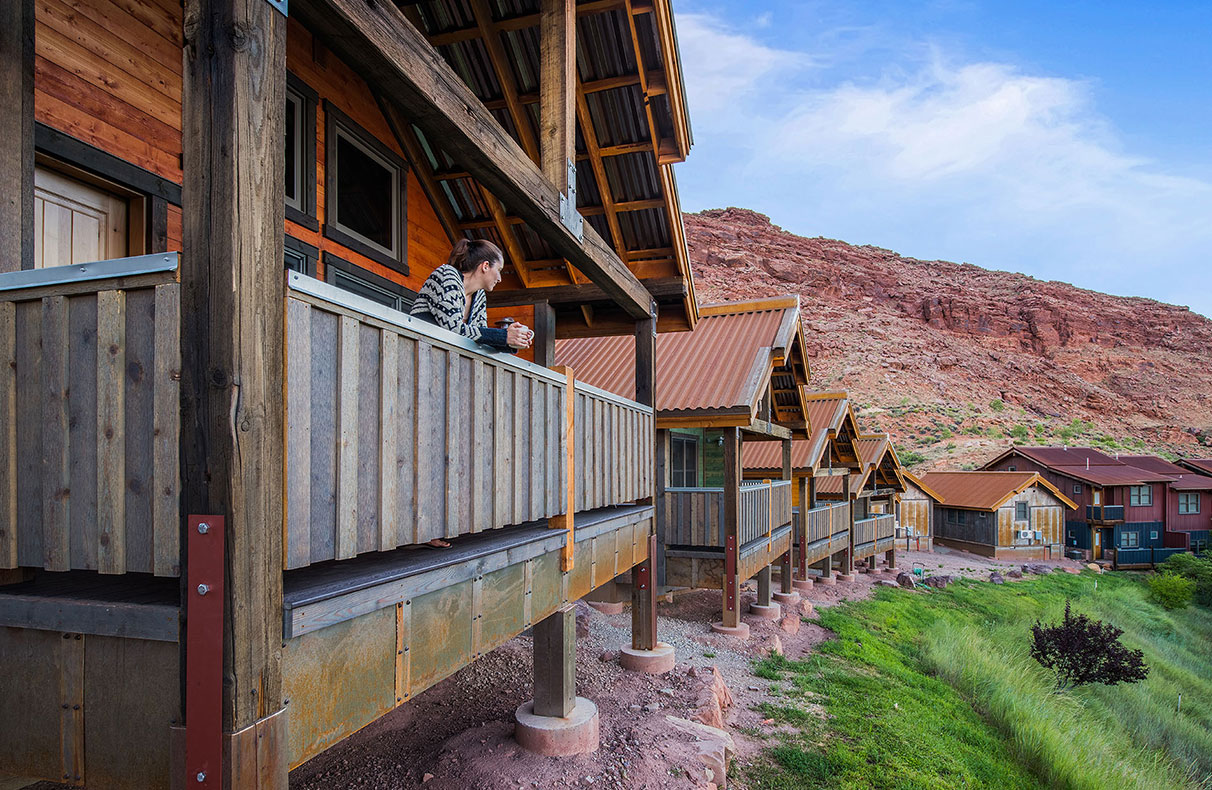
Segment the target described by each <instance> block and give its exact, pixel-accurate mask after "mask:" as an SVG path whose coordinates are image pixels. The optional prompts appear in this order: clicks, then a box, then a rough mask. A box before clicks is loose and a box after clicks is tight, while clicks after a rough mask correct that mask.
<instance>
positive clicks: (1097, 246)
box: [679, 15, 1212, 314]
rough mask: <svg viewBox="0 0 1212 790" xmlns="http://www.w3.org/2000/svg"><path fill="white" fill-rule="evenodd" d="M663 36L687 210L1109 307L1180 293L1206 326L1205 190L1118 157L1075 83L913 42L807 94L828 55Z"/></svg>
mask: <svg viewBox="0 0 1212 790" xmlns="http://www.w3.org/2000/svg"><path fill="white" fill-rule="evenodd" d="M679 25H680V27H681V30H680V39H681V47H682V55H683V59H684V68H685V72H686V75H687V81H688V83H689V84H690V85H691V86H693V87H692V88H690V89H689V90H690V101H691V104H690V107H691V112H692V115H693V117H694V122H695V125H696V139H697V140H698V141H699V143H700V148H703V149H706V151H705V153H706V154H707V157H706V158H707V161H696V159H695V155H696V154H697V153H698V152H697V151H696V152H695V153H692V155H691V159H690V161H689V162H688V164H687V165H686V166H685V167H684V168H683V169H682V171H681V173H682V175H681V177H682V178H683V180H684V181H685V180H687V179H686V175H687V171H688V170H690V169H692V168H698V167H700V166H702V167H706V168H708V169H709V171H710V177H708V178H704V179H702V182H703V185H702V187H699V186H698V184H699V180H698V179H697V178H695V177H693V176H692V178H691V179H690V182H691V184H692V186H691V188H690V189H684V190H683V198H684V201H685V202H686V204H687V205H688V206H690V207H706V206H709V205H722V204H731V205H746V206H748V207H750V208H754V209H757V210H760V211H765V212H766V213H769V214H770V215H771V217H772V219H773V220H774V221H775V222H778V223H780V224H783V225H784V226H786V227H788V229H790V230H795V231H797V232H806V233H811V234H818V233H819V234H823V235H831V236H839V237H842V238H846V239H847V240H849V241H853V242H857V243H875V244H881V245H884V246H889V247H892V248H894V249H897V250H898V251H900V252H902V253H905V254H908V255H917V256H919V257H936V256H937V257H944V258H950V259H953V260H968V261H972V262H974V263H978V264H980V265H984V266H987V267H990V268H1009V269H1013V270H1017V271H1024V272H1027V273H1029V274H1033V275H1036V276H1039V277H1046V278H1056V279H1066V280H1071V281H1074V282H1076V283H1077V284H1079V285H1082V286H1085V287H1091V288H1096V289H1100V290H1110V291H1112V292H1116V293H1139V294H1140V295H1146V296H1154V297H1155V298H1166V297H1170V296H1172V294H1173V293H1174V291H1175V287H1174V286H1175V283H1176V282H1185V283H1186V284H1185V285H1184V286H1182V291H1183V292H1185V293H1187V294H1188V301H1191V300H1195V304H1193V305H1192V307H1193V308H1195V309H1198V310H1200V311H1201V312H1204V313H1205V314H1212V274H1208V273H1205V272H1204V271H1203V270H1204V269H1205V268H1206V267H1205V266H1204V265H1203V262H1204V260H1205V259H1206V258H1205V254H1204V252H1203V251H1204V250H1207V249H1210V248H1212V184H1209V183H1207V182H1204V181H1200V180H1198V179H1195V178H1190V177H1186V176H1183V175H1181V174H1175V173H1170V172H1167V170H1166V168H1165V167H1164V165H1163V164H1162V163H1159V162H1157V161H1153V160H1151V159H1150V158H1148V157H1146V156H1142V155H1138V154H1133V153H1127V152H1125V151H1123V150H1122V148H1123V146H1122V144H1121V143H1120V141H1119V138H1118V135H1117V133H1116V130H1115V129H1114V128H1113V127H1112V126H1111V125H1110V124H1109V123H1108V122H1107V121H1106V119H1105V118H1103V117H1102V116H1101V115H1100V114H1099V113H1098V111H1097V108H1096V107H1095V105H1094V102H1093V98H1092V88H1093V86H1092V85H1091V84H1089V83H1087V82H1084V81H1080V80H1074V79H1068V78H1065V77H1058V76H1048V75H1033V74H1028V73H1025V72H1024V71H1022V70H1021V69H1019V68H1017V67H1015V66H1014V65H1012V64H1007V63H995V62H961V61H957V60H953V59H951V58H949V57H948V56H947V54H946V53H943V52H941V51H939V50H938V49H937V48H933V47H930V46H928V45H924V44H923V43H921V42H906V43H905V45H904V47H903V55H902V56H901V57H900V58H899V59H894V60H893V61H890V62H889V63H887V64H886V66H885V68H884V69H883V73H882V74H881V75H880V76H878V77H877V78H875V79H871V80H868V81H865V82H859V81H848V82H841V83H834V84H817V83H819V82H821V80H820V74H819V72H809V70H807V69H806V68H805V67H807V66H811V65H814V64H820V63H822V62H829V61H830V60H831V55H830V53H828V52H814V53H813V56H812V57H809V56H807V55H806V54H801V53H795V52H788V51H785V50H778V49H774V48H771V47H767V46H765V45H763V44H762V43H761V42H759V41H757V40H755V39H753V38H750V37H746V36H744V35H740V34H736V33H733V32H728V31H726V30H725V29H724V28H723V27H722V26H721V25H719V24H718V23H716V22H715V21H713V20H712V19H711V18H710V17H707V16H704V15H694V16H692V17H691V22H690V24H688V25H686V24H684V23H683V21H682V20H679ZM826 39H827V35H823V36H822V37H821V39H820V40H826ZM809 76H811V77H812V79H811V80H810V79H808V77H809ZM721 141H724V142H721ZM703 143H706V145H703ZM712 159H717V160H722V161H719V162H712V161H711V160H712ZM1142 269H1143V270H1144V271H1146V272H1147V274H1146V275H1145V276H1144V277H1142V276H1141V272H1142ZM1162 288H1165V289H1166V290H1165V291H1162V290H1161V289H1162ZM1150 289H1156V290H1155V291H1151V290H1150ZM1200 300H1203V301H1200Z"/></svg>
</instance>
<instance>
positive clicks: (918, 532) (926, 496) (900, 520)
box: [896, 472, 943, 551]
mask: <svg viewBox="0 0 1212 790" xmlns="http://www.w3.org/2000/svg"><path fill="white" fill-rule="evenodd" d="M902 474H903V476H904V479H905V491H904V493H902V494H901V501H900V502H899V503H898V504H897V514H896V515H897V517H896V523H897V533H896V537H897V539H898V540H897V544H896V545H897V546H900V545H901V544H900V539H902V538H903V539H904V540H905V547H906V549H909V548H912V549H915V550H917V551H930V550H931V549H933V548H934V529H933V525H934V507H935V505H938V504H942V502H943V498H942V497H941V496H939V494H938V492H936V491H935V490H934V489H933V488H930V486H928V485H926V484H925V483H923V482H922V481H921V479H919V478H918V477H916V476H915V475H912V474H910V473H908V472H903V473H902Z"/></svg>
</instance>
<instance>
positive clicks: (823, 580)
mask: <svg viewBox="0 0 1212 790" xmlns="http://www.w3.org/2000/svg"><path fill="white" fill-rule="evenodd" d="M816 583H817V584H823V585H825V586H826V587H832V586H833V585H835V584H837V579H836V578H834V577H833V576H822V577H820V578H819V579H817V580H816Z"/></svg>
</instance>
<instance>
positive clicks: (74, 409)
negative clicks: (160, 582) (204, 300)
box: [0, 282, 181, 576]
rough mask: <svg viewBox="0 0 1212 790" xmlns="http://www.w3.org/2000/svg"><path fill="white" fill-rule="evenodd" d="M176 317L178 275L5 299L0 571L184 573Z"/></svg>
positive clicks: (0, 348) (1, 312) (1, 318)
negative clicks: (134, 284) (130, 285)
mask: <svg viewBox="0 0 1212 790" xmlns="http://www.w3.org/2000/svg"><path fill="white" fill-rule="evenodd" d="M179 326H180V289H179V286H178V285H177V284H176V283H175V282H169V283H165V284H163V285H158V286H154V287H142V288H134V289H129V290H101V291H95V292H84V293H72V294H70V295H52V296H44V297H42V298H40V299H32V300H27V301H18V302H0V357H2V358H5V359H7V364H2V363H4V362H5V359H0V368H2V369H0V409H3V410H4V415H3V416H4V422H5V425H6V426H9V427H8V431H7V432H4V433H0V447H2V446H3V440H4V439H5V437H6V436H9V437H11V439H15V447H14V446H13V445H10V446H9V447H8V448H7V450H6V452H4V453H0V467H2V468H0V567H8V568H12V567H17V566H19V565H20V566H26V567H36V568H45V569H46V570H55V571H66V570H95V571H100V572H101V573H113V574H120V573H130V572H134V573H154V574H155V575H157V576H177V575H179V574H180V567H179V563H180V553H179V537H178V532H179V523H178V522H179V504H178V499H179V492H180V483H179V471H178V460H177V459H178V455H177V448H178V442H179V435H180V424H179V423H180V394H179V378H180V369H181V359H180V343H179V340H178V338H179ZM16 448H20V452H16ZM14 496H15V501H14ZM14 521H15V525H16V526H15V529H14V527H13V524H14Z"/></svg>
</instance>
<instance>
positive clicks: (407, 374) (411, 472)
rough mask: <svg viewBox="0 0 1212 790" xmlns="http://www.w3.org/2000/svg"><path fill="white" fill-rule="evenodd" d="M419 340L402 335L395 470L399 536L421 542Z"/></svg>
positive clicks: (401, 542)
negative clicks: (418, 477) (418, 529)
mask: <svg viewBox="0 0 1212 790" xmlns="http://www.w3.org/2000/svg"><path fill="white" fill-rule="evenodd" d="M417 347H418V344H417V341H415V340H414V339H412V338H402V339H401V341H400V343H399V355H400V359H399V363H398V366H397V369H396V373H397V390H396V391H397V393H398V397H397V403H396V409H397V411H398V413H399V418H400V419H399V427H398V428H397V432H396V451H395V464H394V469H395V474H396V477H397V478H398V479H399V481H400V484H399V488H397V490H396V496H397V500H396V501H397V502H398V505H397V507H396V509H397V512H398V513H399V518H400V526H399V527H398V528H397V530H396V538H397V541H398V542H399V544H400V545H406V544H409V543H418V542H420V541H419V538H418V534H417V501H416V492H417V469H418V462H417V461H416V450H417V424H418V419H419V414H420V412H418V411H417V399H418V395H417Z"/></svg>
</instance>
